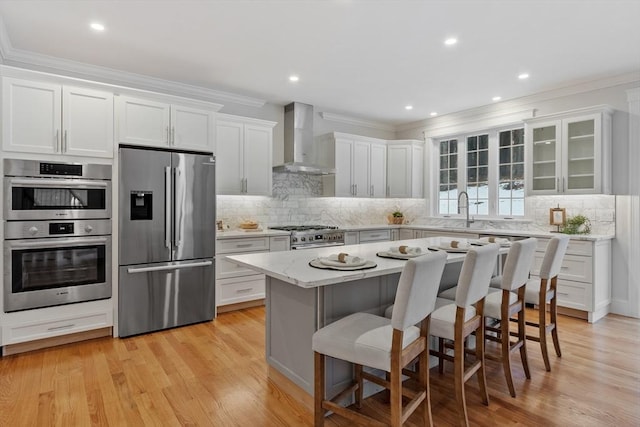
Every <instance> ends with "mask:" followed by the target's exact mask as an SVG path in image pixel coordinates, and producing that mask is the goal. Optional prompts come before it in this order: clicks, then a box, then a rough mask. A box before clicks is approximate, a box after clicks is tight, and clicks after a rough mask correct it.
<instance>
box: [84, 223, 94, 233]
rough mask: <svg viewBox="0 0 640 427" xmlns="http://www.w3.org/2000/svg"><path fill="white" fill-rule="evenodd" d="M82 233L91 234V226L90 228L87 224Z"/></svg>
mask: <svg viewBox="0 0 640 427" xmlns="http://www.w3.org/2000/svg"><path fill="white" fill-rule="evenodd" d="M84 231H86V232H87V233H91V232H92V231H93V227H92V226H90V225H89V224H87V225H86V226H85V227H84Z"/></svg>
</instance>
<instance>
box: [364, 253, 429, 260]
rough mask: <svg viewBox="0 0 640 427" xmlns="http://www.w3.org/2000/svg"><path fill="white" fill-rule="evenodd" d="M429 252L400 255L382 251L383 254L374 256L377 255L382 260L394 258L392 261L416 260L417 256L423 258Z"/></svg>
mask: <svg viewBox="0 0 640 427" xmlns="http://www.w3.org/2000/svg"><path fill="white" fill-rule="evenodd" d="M428 253H429V252H422V253H420V254H401V253H400V252H387V251H383V252H378V253H377V254H376V255H378V256H379V257H382V258H394V259H405V260H406V259H411V258H417V257H419V256H423V255H426V254H428Z"/></svg>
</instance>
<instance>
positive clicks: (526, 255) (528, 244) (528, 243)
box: [502, 237, 538, 291]
mask: <svg viewBox="0 0 640 427" xmlns="http://www.w3.org/2000/svg"><path fill="white" fill-rule="evenodd" d="M537 244H538V241H537V240H536V239H535V238H533V237H532V238H529V239H525V240H518V241H517V242H513V243H512V244H511V249H509V254H508V255H507V260H506V261H505V263H504V269H503V270H502V289H504V290H507V291H513V290H515V289H518V288H519V287H521V286H522V285H524V284H525V283H527V280H528V279H529V271H531V266H532V265H533V259H534V255H535V252H536V246H537Z"/></svg>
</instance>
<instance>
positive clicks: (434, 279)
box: [391, 251, 447, 331]
mask: <svg viewBox="0 0 640 427" xmlns="http://www.w3.org/2000/svg"><path fill="white" fill-rule="evenodd" d="M446 262H447V253H446V252H444V251H441V252H436V253H429V254H427V255H424V256H421V257H417V258H414V259H410V260H408V261H407V263H406V264H405V266H404V269H403V270H402V273H401V274H400V281H399V282H398V290H397V291H396V298H395V302H394V305H393V313H392V315H391V326H392V327H393V328H394V329H398V330H400V331H404V330H405V329H407V328H408V327H410V326H413V325H415V324H417V323H419V322H421V321H422V320H423V319H424V318H425V317H427V316H428V315H429V314H431V312H432V311H433V310H434V309H435V305H436V298H437V297H438V287H439V286H440V279H441V278H442V272H443V271H444V265H445V263H446Z"/></svg>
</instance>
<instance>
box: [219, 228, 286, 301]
mask: <svg viewBox="0 0 640 427" xmlns="http://www.w3.org/2000/svg"><path fill="white" fill-rule="evenodd" d="M289 247H290V246H289V236H288V235H286V236H271V237H255V236H250V237H233V238H228V239H221V240H219V241H218V242H217V255H216V307H218V310H220V307H224V308H223V309H222V310H220V311H231V310H234V309H240V308H243V306H241V305H240V304H245V305H246V304H251V303H252V302H256V304H257V303H261V301H262V300H264V298H265V276H264V274H257V273H256V272H255V271H254V270H252V269H250V268H246V267H242V266H239V265H238V264H235V263H233V262H229V261H227V260H226V259H225V257H226V256H227V255H242V254H255V253H260V252H277V251H288V250H289Z"/></svg>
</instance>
